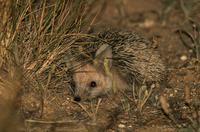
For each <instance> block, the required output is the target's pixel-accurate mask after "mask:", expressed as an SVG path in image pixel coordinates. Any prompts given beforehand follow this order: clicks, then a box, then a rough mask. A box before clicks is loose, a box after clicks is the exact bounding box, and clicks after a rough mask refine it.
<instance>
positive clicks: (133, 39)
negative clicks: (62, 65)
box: [72, 30, 166, 101]
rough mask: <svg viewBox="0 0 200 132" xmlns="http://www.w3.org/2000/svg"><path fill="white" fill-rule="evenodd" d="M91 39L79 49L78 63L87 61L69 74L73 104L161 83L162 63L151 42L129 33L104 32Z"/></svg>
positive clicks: (163, 75) (117, 31) (163, 72)
mask: <svg viewBox="0 0 200 132" xmlns="http://www.w3.org/2000/svg"><path fill="white" fill-rule="evenodd" d="M95 35H96V37H95V38H94V39H91V40H89V42H88V41H87V42H88V44H86V45H82V47H81V48H82V49H84V50H82V52H83V51H85V52H84V54H82V60H90V61H89V62H87V61H84V62H87V63H84V64H83V63H82V64H80V65H81V66H80V67H79V68H76V70H75V71H74V73H73V77H72V78H73V82H74V84H75V85H74V100H75V101H81V100H91V99H94V98H98V97H101V96H103V95H106V94H108V93H109V92H110V91H113V90H114V91H119V90H124V89H127V88H129V87H131V86H132V85H133V84H136V85H140V84H142V83H144V82H145V83H148V84H149V83H151V84H152V83H154V82H161V81H162V80H163V79H164V77H165V71H166V70H165V65H164V62H163V60H162V59H161V56H160V55H159V53H158V51H157V50H156V49H155V47H154V46H153V43H152V42H151V41H149V40H147V39H145V38H144V37H142V36H140V35H139V34H138V33H136V32H132V31H119V30H105V31H101V32H99V33H98V34H95ZM79 49H80V48H79ZM82 52H81V53H82ZM85 56H87V57H88V56H89V58H90V59H88V58H87V57H85ZM76 63H80V62H76ZM75 65H76V64H75Z"/></svg>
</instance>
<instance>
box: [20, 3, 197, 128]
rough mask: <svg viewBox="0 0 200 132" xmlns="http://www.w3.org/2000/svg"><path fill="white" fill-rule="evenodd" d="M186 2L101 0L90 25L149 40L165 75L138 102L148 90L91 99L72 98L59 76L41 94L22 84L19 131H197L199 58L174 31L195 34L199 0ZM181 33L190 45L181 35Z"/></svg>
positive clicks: (188, 41)
mask: <svg viewBox="0 0 200 132" xmlns="http://www.w3.org/2000/svg"><path fill="white" fill-rule="evenodd" d="M191 1H192V0H191ZM191 1H187V0H180V1H178V0H177V1H175V0H174V1H173V0H140V1H138V0H112V1H107V2H106V4H105V5H104V6H103V7H102V11H101V12H100V13H99V15H98V16H97V18H96V19H95V21H94V22H93V25H92V26H93V27H95V28H94V30H101V28H104V27H117V28H121V29H128V30H130V31H137V32H139V33H140V34H142V35H143V36H145V37H146V38H148V39H149V40H151V41H153V42H154V43H153V44H154V45H155V47H157V49H158V51H159V52H160V54H161V56H162V58H163V60H164V62H165V64H166V66H167V77H166V79H165V80H164V82H162V84H161V85H159V86H158V88H157V87H156V88H155V89H153V92H152V93H151V94H150V97H149V98H148V99H147V101H146V102H145V103H144V105H142V103H143V102H140V101H141V100H143V97H144V94H145V92H149V91H148V90H147V91H145V90H144V91H142V92H143V94H142V97H141V98H142V99H141V98H139V97H136V98H134V97H133V92H132V91H131V90H129V91H126V92H123V93H116V94H114V95H108V96H106V97H104V98H101V99H96V100H93V101H92V102H80V103H77V102H74V101H73V96H72V95H71V93H70V90H69V89H70V88H69V87H70V85H69V84H68V82H67V81H66V80H68V79H67V78H68V77H67V76H65V77H63V83H62V85H56V84H50V86H49V87H50V88H49V89H46V92H45V95H41V93H40V92H38V91H37V90H30V89H28V88H25V89H24V91H23V93H21V95H20V96H21V98H20V101H19V102H20V110H19V113H20V115H21V117H22V120H23V121H24V122H25V123H22V124H23V125H22V126H23V127H22V128H20V131H29V132H44V131H45V132H54V131H56V132H83V131H89V132H90V131H91V132H93V131H108V132H115V131H116V132H118V131H119V132H132V131H136V132H151V131H155V132H161V131H162V132H174V131H181V132H182V131H183V132H185V131H198V132H199V131H200V61H199V60H198V59H197V55H196V54H195V52H194V51H193V50H192V49H191V48H188V47H187V46H185V45H184V44H183V41H182V40H181V38H180V32H178V31H182V30H185V31H187V32H189V33H191V34H194V37H195V33H196V32H195V31H194V27H195V26H197V25H198V24H200V23H199V22H200V1H196V2H195V4H193V5H192V7H190V6H189V5H191ZM194 1H195V0H194ZM181 2H182V3H181ZM183 3H184V4H185V5H186V6H184V5H183ZM181 4H182V6H181ZM183 37H184V40H185V41H186V42H187V44H188V45H192V41H191V40H190V39H189V37H187V35H184V34H183ZM199 39H200V38H199ZM199 41H200V40H199ZM54 76H55V77H56V75H54ZM66 86H68V87H66ZM41 100H42V101H41ZM143 101H144V100H143ZM41 102H43V103H41Z"/></svg>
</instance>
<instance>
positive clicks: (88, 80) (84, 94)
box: [73, 64, 112, 101]
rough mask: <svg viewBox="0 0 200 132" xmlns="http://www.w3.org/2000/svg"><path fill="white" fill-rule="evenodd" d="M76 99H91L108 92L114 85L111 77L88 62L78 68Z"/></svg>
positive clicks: (75, 80) (74, 76)
mask: <svg viewBox="0 0 200 132" xmlns="http://www.w3.org/2000/svg"><path fill="white" fill-rule="evenodd" d="M73 80H74V82H75V97H74V100H75V101H81V100H90V99H93V98H96V97H99V96H101V95H104V94H106V93H107V92H108V91H110V89H111V87H112V81H111V79H110V78H109V77H108V76H106V75H105V74H104V73H103V72H101V70H97V69H96V68H95V67H94V66H92V65H90V64H88V65H85V66H83V67H81V68H80V69H78V70H77V71H76V72H75V73H74V75H73Z"/></svg>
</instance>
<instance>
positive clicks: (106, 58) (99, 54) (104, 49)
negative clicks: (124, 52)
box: [95, 44, 112, 68]
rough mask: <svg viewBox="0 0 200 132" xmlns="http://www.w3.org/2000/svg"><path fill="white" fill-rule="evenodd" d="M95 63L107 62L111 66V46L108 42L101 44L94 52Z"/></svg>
mask: <svg viewBox="0 0 200 132" xmlns="http://www.w3.org/2000/svg"><path fill="white" fill-rule="evenodd" d="M95 61H96V62H97V65H100V66H102V64H107V65H108V66H109V68H111V67H112V48H111V47H110V46H109V45H108V44H103V45H102V46H101V47H99V49H98V50H97V51H96V53H95Z"/></svg>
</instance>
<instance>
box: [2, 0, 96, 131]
mask: <svg viewBox="0 0 200 132" xmlns="http://www.w3.org/2000/svg"><path fill="white" fill-rule="evenodd" d="M96 3H97V2H96V1H90V0H88V1H86V0H75V1H73V0H62V1H46V0H42V1H31V0H17V1H12V0H1V1H0V9H1V13H0V19H1V20H2V21H0V43H1V44H0V93H1V96H0V97H1V100H3V99H4V100H3V101H2V102H3V103H2V104H1V107H5V109H11V107H10V105H9V104H13V103H14V100H15V98H16V96H17V94H18V92H19V91H20V90H22V89H23V90H24V89H27V90H31V89H32V90H33V91H34V90H35V91H40V93H41V94H42V95H43V98H45V97H46V96H45V92H46V90H47V89H49V88H50V87H54V86H55V84H56V86H57V87H59V86H61V85H66V84H63V83H66V82H69V81H70V78H69V77H68V76H67V72H68V71H69V69H70V68H71V65H70V64H69V62H70V61H73V59H74V58H75V56H73V55H71V54H70V49H71V48H72V45H73V44H74V43H75V42H76V41H77V40H79V39H80V38H83V37H87V35H86V34H84V31H87V30H89V27H88V26H90V25H92V22H93V21H94V19H95V17H92V15H90V14H88V12H90V11H91V10H92V7H93V6H94V4H95V5H96ZM94 14H95V12H93V15H94ZM92 18H94V19H93V20H91V19H92ZM63 78H65V82H63V81H62V80H63ZM59 80H60V81H59ZM43 100H44V99H43ZM0 114H5V113H4V111H1V113H0ZM9 114H10V112H8V113H6V114H5V115H9ZM5 118H8V119H9V120H10V121H11V120H12V119H10V117H9V116H5ZM5 118H2V119H0V122H3V121H4V120H5ZM12 118H14V117H12ZM0 124H1V123H0ZM5 125H9V124H3V125H2V126H0V127H1V128H2V129H4V126H5Z"/></svg>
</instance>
